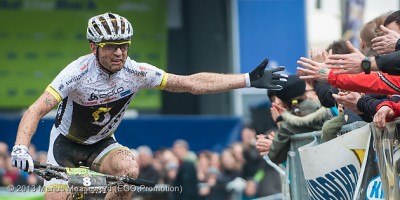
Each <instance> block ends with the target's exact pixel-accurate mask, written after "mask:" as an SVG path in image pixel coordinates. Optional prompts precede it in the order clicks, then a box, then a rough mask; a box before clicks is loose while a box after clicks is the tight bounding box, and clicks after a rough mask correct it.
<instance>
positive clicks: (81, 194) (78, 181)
mask: <svg viewBox="0 0 400 200" xmlns="http://www.w3.org/2000/svg"><path fill="white" fill-rule="evenodd" d="M33 172H34V173H35V174H37V175H38V176H41V177H43V178H44V179H45V180H50V179H52V178H56V179H61V180H65V181H68V190H66V191H65V190H64V191H65V192H70V193H71V195H72V199H74V200H82V199H98V198H102V197H104V195H105V194H106V193H107V192H109V191H111V188H113V187H114V186H115V187H118V188H119V189H122V190H124V191H128V190H129V191H136V189H138V188H136V187H141V188H143V187H152V188H153V187H155V183H153V182H151V181H147V180H141V179H134V178H131V177H128V176H113V175H108V174H103V173H99V172H95V171H92V170H90V169H88V168H86V167H72V168H71V167H60V166H54V165H51V164H40V163H37V162H35V163H34V170H33ZM132 186H134V187H133V188H132ZM46 190H47V191H49V189H47V188H46ZM50 191H51V190H50ZM57 191H59V189H58V190H57ZM64 191H62V192H64Z"/></svg>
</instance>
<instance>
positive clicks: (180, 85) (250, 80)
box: [164, 59, 287, 94]
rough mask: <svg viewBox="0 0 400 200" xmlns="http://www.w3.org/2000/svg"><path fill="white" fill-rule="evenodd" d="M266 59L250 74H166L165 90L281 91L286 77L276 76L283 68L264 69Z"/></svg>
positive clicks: (203, 91)
mask: <svg viewBox="0 0 400 200" xmlns="http://www.w3.org/2000/svg"><path fill="white" fill-rule="evenodd" d="M267 64H268V59H265V60H264V61H263V62H262V63H261V64H260V65H258V66H257V67H256V68H255V69H254V70H253V71H252V72H250V73H247V74H217V73H209V72H202V73H197V74H192V75H189V76H181V75H175V74H168V79H167V83H166V85H165V87H164V89H165V90H167V91H171V92H190V93H193V94H209V93H218V92H224V91H228V90H232V89H237V88H244V87H256V88H266V89H272V90H280V89H282V84H284V83H285V82H286V78H287V75H285V74H278V73H276V72H278V71H282V70H284V69H285V68H284V67H278V68H274V69H267V70H266V69H265V68H266V66H267Z"/></svg>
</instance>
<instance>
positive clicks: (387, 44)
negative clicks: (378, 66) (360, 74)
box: [371, 25, 400, 54]
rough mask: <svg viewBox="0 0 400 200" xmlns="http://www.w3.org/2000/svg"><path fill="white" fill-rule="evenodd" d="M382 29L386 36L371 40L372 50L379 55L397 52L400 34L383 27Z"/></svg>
mask: <svg viewBox="0 0 400 200" xmlns="http://www.w3.org/2000/svg"><path fill="white" fill-rule="evenodd" d="M380 28H381V30H382V31H383V32H384V33H385V34H384V35H382V36H378V37H375V38H374V39H372V40H371V42H372V49H373V50H374V51H376V53H378V54H386V53H390V52H394V51H395V50H396V43H397V41H398V40H399V39H400V34H399V33H397V32H396V31H394V30H390V29H388V28H386V27H385V26H383V25H381V26H380Z"/></svg>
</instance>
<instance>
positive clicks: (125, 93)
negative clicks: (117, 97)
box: [121, 90, 131, 97]
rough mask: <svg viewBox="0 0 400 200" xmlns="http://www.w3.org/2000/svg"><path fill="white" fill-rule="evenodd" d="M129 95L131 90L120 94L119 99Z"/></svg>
mask: <svg viewBox="0 0 400 200" xmlns="http://www.w3.org/2000/svg"><path fill="white" fill-rule="evenodd" d="M130 93H131V90H127V91H125V92H122V93H121V97H124V96H126V95H128V94H130Z"/></svg>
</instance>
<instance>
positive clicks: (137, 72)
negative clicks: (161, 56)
mask: <svg viewBox="0 0 400 200" xmlns="http://www.w3.org/2000/svg"><path fill="white" fill-rule="evenodd" d="M124 69H125V71H127V72H128V73H131V74H133V75H135V76H139V77H146V76H147V72H145V71H139V70H136V69H129V68H127V67H124Z"/></svg>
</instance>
